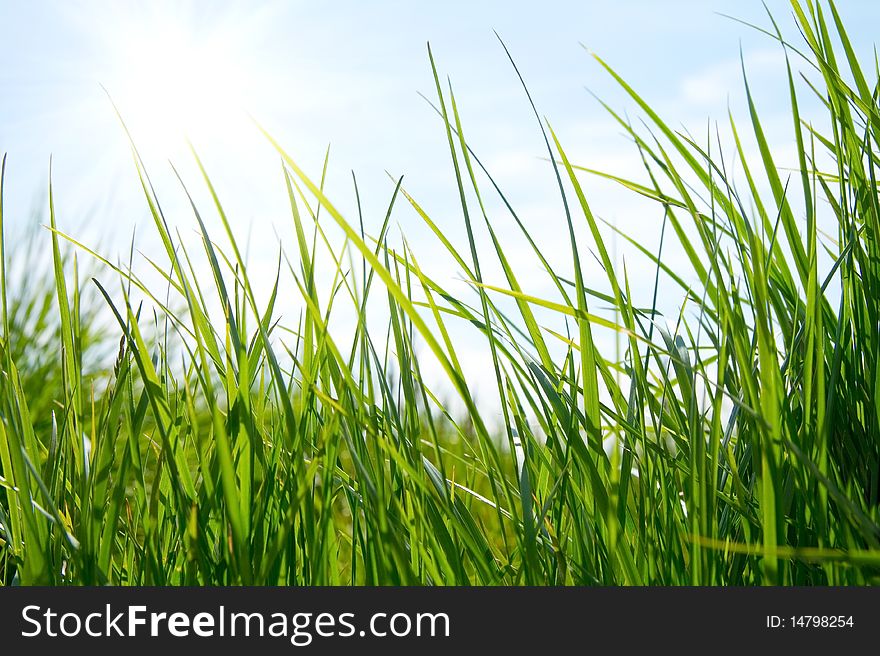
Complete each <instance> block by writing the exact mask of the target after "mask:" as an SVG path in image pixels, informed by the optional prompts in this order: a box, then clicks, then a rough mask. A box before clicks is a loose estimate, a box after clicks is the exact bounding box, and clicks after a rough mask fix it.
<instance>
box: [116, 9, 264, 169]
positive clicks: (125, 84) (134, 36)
mask: <svg viewBox="0 0 880 656" xmlns="http://www.w3.org/2000/svg"><path fill="white" fill-rule="evenodd" d="M113 32H114V34H113V37H114V38H113V42H114V43H113V46H112V49H113V61H114V67H113V70H112V73H111V74H110V76H109V77H110V79H109V80H107V81H102V83H103V84H104V86H105V88H106V89H107V92H108V93H109V95H110V97H111V99H112V100H113V102H114V104H115V105H116V107H117V108H118V110H119V113H120V114H121V116H122V119H123V120H124V121H125V123H126V125H127V127H128V128H129V130H130V132H131V133H132V136H133V138H134V139H135V141H136V143H137V145H138V146H139V147H143V148H148V149H150V150H151V151H153V152H156V153H157V154H161V155H162V156H166V157H170V156H172V155H174V154H175V153H177V152H179V151H180V150H181V149H182V148H183V147H185V144H186V140H187V139H205V140H217V139H224V137H229V136H232V135H231V134H230V132H232V131H235V130H242V129H245V128H246V126H247V125H248V122H247V120H246V114H245V111H244V110H245V107H246V102H245V95H246V83H247V82H248V80H249V79H250V78H251V77H252V75H253V73H251V75H250V76H249V75H246V74H245V70H244V62H243V60H242V57H241V53H240V52H239V51H238V44H237V42H236V40H235V39H234V38H232V36H233V31H232V30H228V31H224V30H220V29H215V30H213V31H205V30H197V29H190V28H189V26H188V25H187V24H186V22H185V21H182V20H174V19H172V18H169V17H165V18H163V19H161V20H155V21H151V22H148V23H146V24H135V25H124V26H114V28H113Z"/></svg>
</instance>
